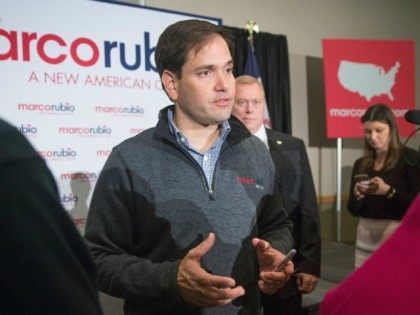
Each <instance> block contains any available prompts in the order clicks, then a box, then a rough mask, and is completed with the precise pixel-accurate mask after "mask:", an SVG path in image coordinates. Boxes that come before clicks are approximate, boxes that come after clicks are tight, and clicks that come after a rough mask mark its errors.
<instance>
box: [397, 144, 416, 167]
mask: <svg viewBox="0 0 420 315" xmlns="http://www.w3.org/2000/svg"><path fill="white" fill-rule="evenodd" d="M400 160H401V161H403V162H404V163H406V164H410V165H412V166H414V165H416V166H419V165H420V153H419V152H418V151H416V150H414V149H412V148H410V147H404V149H403V151H402V154H401V157H400Z"/></svg>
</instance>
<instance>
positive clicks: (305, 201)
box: [232, 75, 321, 315]
mask: <svg viewBox="0 0 420 315" xmlns="http://www.w3.org/2000/svg"><path fill="white" fill-rule="evenodd" d="M265 108H266V105H265V95H264V89H263V86H262V85H261V83H260V82H259V81H258V80H257V79H255V78H253V77H251V76H248V75H243V76H240V77H238V78H236V89H235V102H234V106H233V111H232V114H233V115H235V116H236V117H237V118H239V120H241V121H242V123H243V124H244V125H245V126H246V127H247V128H248V130H249V131H250V132H251V133H253V134H254V135H255V136H257V137H258V138H260V139H261V140H262V141H263V142H264V143H265V144H266V146H267V147H268V148H269V150H270V153H271V156H272V158H273V161H274V164H275V166H276V170H277V174H278V178H279V183H280V186H281V190H282V193H283V196H284V203H285V207H286V210H287V212H288V213H289V217H290V219H291V220H292V222H293V225H294V232H293V237H294V240H295V247H296V249H297V250H298V254H297V255H296V256H295V259H294V264H295V266H296V272H295V277H294V278H293V277H292V278H291V280H290V281H289V282H288V283H286V285H285V286H284V287H283V288H282V289H280V290H279V291H278V292H277V293H276V294H275V295H271V296H268V295H264V294H262V304H263V307H264V314H288V315H289V314H290V315H297V314H301V312H302V294H305V293H310V292H312V291H313V290H314V289H315V286H316V284H317V281H318V277H319V275H320V256H321V255H320V254H321V240H320V226H319V210H318V205H317V200H316V194H315V188H314V184H313V180H312V174H311V168H310V165H309V160H308V156H307V154H306V149H305V145H304V143H303V141H302V140H300V139H298V138H295V137H292V136H289V135H287V134H283V133H280V132H277V131H273V130H271V129H267V128H265V126H264V111H265Z"/></svg>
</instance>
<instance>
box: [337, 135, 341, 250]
mask: <svg viewBox="0 0 420 315" xmlns="http://www.w3.org/2000/svg"><path fill="white" fill-rule="evenodd" d="M342 140H343V139H342V138H337V205H336V233H337V238H336V239H337V242H341V162H342V161H341V153H342V149H343V142H342Z"/></svg>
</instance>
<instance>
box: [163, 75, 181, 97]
mask: <svg viewBox="0 0 420 315" xmlns="http://www.w3.org/2000/svg"><path fill="white" fill-rule="evenodd" d="M162 84H163V87H164V88H165V91H166V94H168V96H169V98H170V100H171V101H172V102H176V100H177V99H178V85H177V77H176V75H175V73H173V72H171V71H169V70H163V73H162Z"/></svg>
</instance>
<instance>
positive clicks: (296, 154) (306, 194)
mask: <svg viewBox="0 0 420 315" xmlns="http://www.w3.org/2000/svg"><path fill="white" fill-rule="evenodd" d="M266 132H267V137H268V143H269V147H270V153H271V156H272V158H273V161H274V164H275V166H276V169H277V173H278V178H279V183H280V187H281V191H282V195H283V197H284V203H285V208H286V210H287V212H288V213H289V217H290V219H291V221H292V222H293V225H294V231H293V238H294V240H295V244H296V245H295V248H296V249H297V250H298V254H297V255H296V256H295V259H294V264H295V269H297V271H298V272H304V273H309V274H312V275H315V276H318V277H319V276H320V263H321V238H320V224H319V210H318V203H317V199H316V193H315V188H314V183H313V179H312V173H311V167H310V165H309V160H308V156H307V153H306V149H305V144H304V142H303V141H302V140H300V139H298V138H295V137H292V136H290V135H287V134H283V133H280V132H277V131H274V130H271V129H266ZM294 280H295V279H292V281H289V282H288V283H287V284H286V285H285V286H284V287H283V288H282V289H281V290H280V295H281V296H283V297H287V296H291V295H294V294H296V293H297V292H298V289H297V285H296V281H294Z"/></svg>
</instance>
